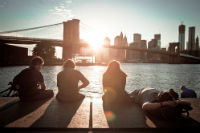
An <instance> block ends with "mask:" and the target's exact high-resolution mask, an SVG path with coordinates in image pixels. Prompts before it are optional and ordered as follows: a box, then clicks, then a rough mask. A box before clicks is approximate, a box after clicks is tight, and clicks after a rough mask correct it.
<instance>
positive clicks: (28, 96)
mask: <svg viewBox="0 0 200 133" xmlns="http://www.w3.org/2000/svg"><path fill="white" fill-rule="evenodd" d="M43 64H44V61H43V59H42V58H41V57H39V56H36V57H34V58H33V59H32V60H31V63H30V67H29V68H26V69H24V70H22V71H21V72H20V73H19V74H18V75H17V76H15V77H14V79H13V85H14V86H15V87H16V88H17V89H18V92H19V98H20V100H21V101H35V100H42V99H48V98H51V97H53V95H54V93H53V90H47V89H46V86H45V83H44V78H43V76H42V73H41V72H40V70H41V69H42V66H43Z"/></svg>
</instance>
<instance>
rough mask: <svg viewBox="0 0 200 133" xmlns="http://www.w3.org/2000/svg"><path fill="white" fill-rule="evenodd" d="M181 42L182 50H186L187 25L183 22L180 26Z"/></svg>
mask: <svg viewBox="0 0 200 133" xmlns="http://www.w3.org/2000/svg"><path fill="white" fill-rule="evenodd" d="M178 40H179V43H180V51H183V50H185V25H183V24H181V25H180V26H179V38H178Z"/></svg>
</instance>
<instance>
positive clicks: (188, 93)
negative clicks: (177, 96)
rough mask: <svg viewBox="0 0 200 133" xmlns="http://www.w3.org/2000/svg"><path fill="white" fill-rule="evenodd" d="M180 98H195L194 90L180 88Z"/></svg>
mask: <svg viewBox="0 0 200 133" xmlns="http://www.w3.org/2000/svg"><path fill="white" fill-rule="evenodd" d="M181 91H182V93H181V98H197V94H196V92H195V91H194V90H192V89H188V88H186V87H185V86H181Z"/></svg>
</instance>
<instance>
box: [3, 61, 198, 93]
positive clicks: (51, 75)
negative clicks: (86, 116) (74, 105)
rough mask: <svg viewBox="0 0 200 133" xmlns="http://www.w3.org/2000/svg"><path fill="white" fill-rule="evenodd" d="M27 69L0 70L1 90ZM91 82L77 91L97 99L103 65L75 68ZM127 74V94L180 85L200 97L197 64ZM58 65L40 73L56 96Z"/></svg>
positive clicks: (141, 67) (144, 67) (146, 67)
mask: <svg viewBox="0 0 200 133" xmlns="http://www.w3.org/2000/svg"><path fill="white" fill-rule="evenodd" d="M26 67H27V66H13V67H0V91H1V90H4V89H6V88H7V87H8V85H7V84H8V82H9V81H12V79H13V77H14V76H15V75H16V74H17V73H18V72H20V71H21V70H23V69H24V68H26ZM77 69H78V70H80V71H81V72H82V73H83V74H84V75H85V76H86V77H87V78H88V79H89V81H90V85H89V86H88V87H86V88H84V89H82V90H81V91H80V92H81V93H83V94H85V95H87V96H93V97H98V96H101V95H102V94H103V91H102V74H103V72H104V71H105V69H106V66H77ZM122 69H123V70H124V71H125V72H126V73H127V75H128V77H127V83H126V91H127V92H132V91H133V90H135V89H140V88H145V87H153V88H157V89H160V90H165V89H168V88H174V89H175V90H176V91H177V92H178V93H180V89H179V88H180V86H181V85H186V86H187V87H188V88H191V89H194V90H195V91H196V92H197V94H198V97H200V65H196V64H175V65H172V64H122ZM61 70H62V67H61V66H44V68H43V69H42V71H41V72H42V73H43V75H44V79H45V83H46V85H47V87H48V88H51V89H53V90H54V91H55V93H57V86H56V76H57V74H58V72H60V71H61Z"/></svg>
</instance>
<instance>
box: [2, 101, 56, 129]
mask: <svg viewBox="0 0 200 133" xmlns="http://www.w3.org/2000/svg"><path fill="white" fill-rule="evenodd" d="M51 101H52V99H50V100H48V101H47V102H45V103H44V104H43V105H42V106H40V107H39V108H37V109H36V110H34V111H33V112H30V113H29V114H27V115H25V116H23V117H21V118H19V119H17V120H15V121H13V122H11V123H9V124H8V125H6V127H30V126H31V125H32V124H33V123H34V122H35V121H37V119H39V118H40V117H41V116H42V115H43V114H44V113H45V111H46V109H47V107H48V106H49V104H50V103H51ZM30 106H31V103H30ZM21 109H25V108H21Z"/></svg>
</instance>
